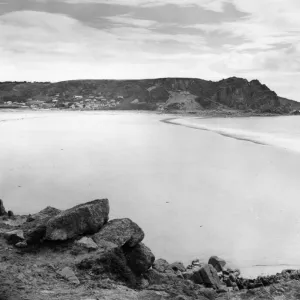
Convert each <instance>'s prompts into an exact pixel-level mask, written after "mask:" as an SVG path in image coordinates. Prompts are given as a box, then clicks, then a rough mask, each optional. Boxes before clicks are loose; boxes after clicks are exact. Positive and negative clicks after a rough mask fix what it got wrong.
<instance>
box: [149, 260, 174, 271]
mask: <svg viewBox="0 0 300 300" xmlns="http://www.w3.org/2000/svg"><path fill="white" fill-rule="evenodd" d="M152 267H153V269H154V270H156V271H158V272H161V273H164V272H165V271H166V270H170V264H169V263H168V262H167V261H166V260H165V259H162V258H159V259H157V260H155V262H154V263H153V266H152Z"/></svg>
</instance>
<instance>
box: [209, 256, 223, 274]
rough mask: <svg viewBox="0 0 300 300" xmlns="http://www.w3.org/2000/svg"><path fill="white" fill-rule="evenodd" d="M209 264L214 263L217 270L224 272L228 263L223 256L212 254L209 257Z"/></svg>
mask: <svg viewBox="0 0 300 300" xmlns="http://www.w3.org/2000/svg"><path fill="white" fill-rule="evenodd" d="M208 264H209V265H212V266H213V267H214V268H215V269H216V270H217V272H222V271H223V269H224V267H225V265H226V261H225V260H224V259H222V258H219V257H218V256H212V257H211V258H210V259H209V261H208Z"/></svg>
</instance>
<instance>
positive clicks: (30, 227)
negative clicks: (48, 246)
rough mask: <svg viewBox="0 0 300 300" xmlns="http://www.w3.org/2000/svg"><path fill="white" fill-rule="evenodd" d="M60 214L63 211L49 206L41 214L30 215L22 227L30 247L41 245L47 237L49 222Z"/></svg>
mask: <svg viewBox="0 0 300 300" xmlns="http://www.w3.org/2000/svg"><path fill="white" fill-rule="evenodd" d="M60 212H61V210H59V209H56V208H54V207H50V206H48V207H46V208H45V209H43V210H41V211H40V212H38V213H36V214H34V215H30V216H29V217H28V218H27V222H26V223H24V224H23V226H22V228H23V229H24V232H25V239H26V241H27V243H28V244H29V245H32V244H37V243H40V242H41V241H42V240H43V239H44V237H45V235H46V229H47V223H48V221H49V220H50V219H51V218H52V217H54V216H56V215H58V214H59V213H60Z"/></svg>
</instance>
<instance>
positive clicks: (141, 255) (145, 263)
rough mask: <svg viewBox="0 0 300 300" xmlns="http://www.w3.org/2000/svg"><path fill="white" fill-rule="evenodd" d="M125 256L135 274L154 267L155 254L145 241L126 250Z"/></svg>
mask: <svg viewBox="0 0 300 300" xmlns="http://www.w3.org/2000/svg"><path fill="white" fill-rule="evenodd" d="M125 256H126V260H127V263H128V265H129V267H130V268H131V269H132V270H133V272H134V273H135V274H138V275H141V274H143V273H145V272H146V271H147V270H149V268H151V267H152V265H153V263H154V260H155V256H154V255H153V253H152V252H151V250H150V249H149V248H148V247H147V246H145V245H144V244H143V243H141V244H138V245H136V246H135V247H133V248H127V249H126V250H125Z"/></svg>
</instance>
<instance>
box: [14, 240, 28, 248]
mask: <svg viewBox="0 0 300 300" xmlns="http://www.w3.org/2000/svg"><path fill="white" fill-rule="evenodd" d="M15 246H16V247H17V248H26V247H27V246H28V245H27V242H26V241H24V242H19V243H17V244H16V245H15Z"/></svg>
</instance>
